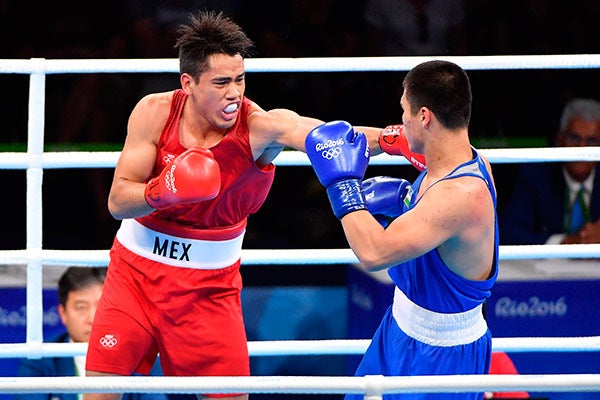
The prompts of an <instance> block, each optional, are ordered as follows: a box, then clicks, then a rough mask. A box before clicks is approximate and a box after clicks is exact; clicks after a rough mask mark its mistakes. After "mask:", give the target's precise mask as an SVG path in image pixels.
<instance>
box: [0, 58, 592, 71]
mask: <svg viewBox="0 0 600 400" xmlns="http://www.w3.org/2000/svg"><path fill="white" fill-rule="evenodd" d="M432 59H443V60H447V61H452V62H454V63H456V64H458V65H460V66H461V67H462V68H464V69H466V70H511V69H551V68H552V69H586V68H598V67H599V66H600V54H549V55H523V56H510V55H507V56H452V57H451V56H445V55H440V56H428V57H324V58H310V57H307V58H248V59H246V60H245V68H246V72H370V71H408V70H409V69H411V68H413V67H414V66H415V65H417V64H419V63H421V62H423V61H428V60H432ZM96 72H100V73H117V72H130V73H160V72H165V73H168V72H171V73H178V72H179V61H178V60H177V59H174V58H168V59H167V58H164V59H160V58H149V59H147V58H144V59H85V60H83V59H82V60H61V59H31V60H23V59H7V60H0V73H5V74H31V73H46V74H63V73H68V74H74V73H81V74H85V73H96Z"/></svg>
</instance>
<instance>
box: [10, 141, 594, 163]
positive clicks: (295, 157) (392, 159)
mask: <svg viewBox="0 0 600 400" xmlns="http://www.w3.org/2000/svg"><path fill="white" fill-rule="evenodd" d="M480 151H481V154H483V155H484V156H486V157H487V158H488V160H489V161H490V162H491V163H495V164H511V163H526V162H561V161H578V160H583V161H600V147H591V146H588V147H560V148H558V147H538V148H502V149H480ZM120 154H121V153H120V152H118V151H112V152H111V151H57V152H45V153H43V154H41V156H40V155H32V154H30V153H24V152H4V153H2V159H1V160H0V169H27V168H29V167H31V166H39V167H43V168H46V169H61V168H65V169H66V168H114V167H115V165H117V160H118V159H119V155H120ZM274 163H275V165H277V166H310V161H309V159H308V156H307V155H306V154H305V153H303V152H300V151H284V152H282V153H281V154H279V156H277V158H276V159H275V161H274ZM369 164H370V165H408V161H407V160H406V159H405V158H404V157H398V156H391V155H389V154H378V155H376V156H373V157H371V160H370V162H369Z"/></svg>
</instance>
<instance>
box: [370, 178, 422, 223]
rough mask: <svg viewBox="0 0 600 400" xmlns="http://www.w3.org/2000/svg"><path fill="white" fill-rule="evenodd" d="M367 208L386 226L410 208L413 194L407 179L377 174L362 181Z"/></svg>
mask: <svg viewBox="0 0 600 400" xmlns="http://www.w3.org/2000/svg"><path fill="white" fill-rule="evenodd" d="M362 190H363V194H364V196H365V202H366V204H367V209H368V210H369V212H370V213H371V214H372V215H373V217H375V219H376V220H377V222H379V223H380V224H381V225H382V226H383V227H384V228H386V227H387V226H388V225H389V224H390V223H391V222H392V221H393V220H394V219H395V218H397V217H399V216H400V215H402V214H403V213H404V211H406V210H407V209H408V207H409V206H410V201H411V198H412V195H413V190H412V186H411V185H410V182H409V181H407V180H406V179H400V178H391V177H389V176H376V177H374V178H369V179H365V180H364V181H363V183H362Z"/></svg>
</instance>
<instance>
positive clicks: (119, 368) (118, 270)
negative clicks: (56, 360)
mask: <svg viewBox="0 0 600 400" xmlns="http://www.w3.org/2000/svg"><path fill="white" fill-rule="evenodd" d="M239 268H240V262H239V260H238V262H237V263H235V264H233V265H231V266H229V267H226V268H220V269H209V270H207V269H194V268H182V267H173V266H169V265H165V264H162V263H159V262H156V261H152V260H148V259H147V258H144V257H142V256H139V255H137V254H135V253H133V252H131V251H129V250H128V249H126V248H125V247H123V246H122V245H121V243H119V241H118V240H116V239H115V241H114V244H113V247H112V249H111V261H110V263H109V267H108V275H107V278H106V283H105V284H104V288H103V292H102V298H101V300H100V304H99V305H98V310H97V311H96V315H95V317H94V325H93V328H92V334H91V337H90V341H89V346H88V352H87V359H86V369H88V370H91V371H98V372H105V373H112V374H118V375H131V374H132V373H133V372H134V371H135V372H138V373H142V374H148V373H149V372H150V369H151V367H152V365H153V364H154V362H155V360H156V357H157V353H160V360H161V366H162V368H163V372H164V374H165V376H248V375H250V361H249V356H248V347H247V340H246V332H245V328H244V321H243V316H242V307H241V299H240V292H241V289H242V278H241V275H240V272H239ZM208 396H210V397H226V396H231V394H219V395H217V394H215V395H208Z"/></svg>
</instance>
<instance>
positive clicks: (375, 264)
mask: <svg viewBox="0 0 600 400" xmlns="http://www.w3.org/2000/svg"><path fill="white" fill-rule="evenodd" d="M357 257H358V260H359V261H360V266H361V267H362V269H364V270H365V271H367V272H376V271H381V270H384V269H386V268H387V265H385V264H384V263H383V262H382V259H381V257H377V256H376V255H375V254H361V255H358V254H357Z"/></svg>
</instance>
